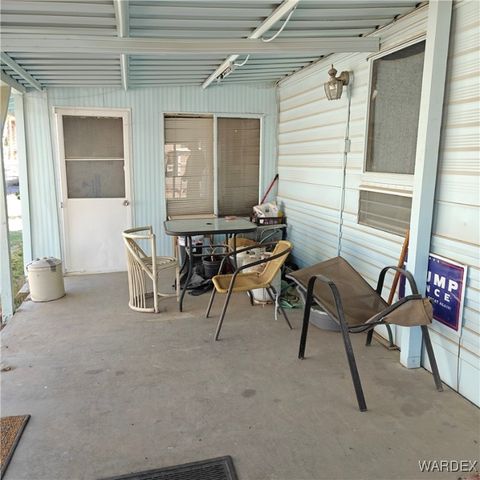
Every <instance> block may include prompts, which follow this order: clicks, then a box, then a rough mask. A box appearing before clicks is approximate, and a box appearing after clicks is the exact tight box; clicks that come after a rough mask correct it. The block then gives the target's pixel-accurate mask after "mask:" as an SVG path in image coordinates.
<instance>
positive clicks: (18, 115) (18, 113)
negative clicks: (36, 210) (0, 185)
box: [13, 93, 33, 267]
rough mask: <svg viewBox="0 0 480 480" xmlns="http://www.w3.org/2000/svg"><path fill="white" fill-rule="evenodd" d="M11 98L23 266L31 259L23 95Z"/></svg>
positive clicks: (15, 94) (14, 95)
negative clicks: (14, 126)
mask: <svg viewBox="0 0 480 480" xmlns="http://www.w3.org/2000/svg"><path fill="white" fill-rule="evenodd" d="M13 98H14V101H15V123H16V126H17V158H18V169H19V171H18V178H19V186H20V201H21V205H22V244H23V265H24V267H25V266H26V265H27V264H29V263H30V262H31V261H32V260H33V252H32V234H31V222H30V187H29V177H28V161H27V140H26V132H25V109H24V105H23V95H21V94H18V93H14V94H13Z"/></svg>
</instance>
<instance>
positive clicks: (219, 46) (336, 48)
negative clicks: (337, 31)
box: [1, 34, 379, 57]
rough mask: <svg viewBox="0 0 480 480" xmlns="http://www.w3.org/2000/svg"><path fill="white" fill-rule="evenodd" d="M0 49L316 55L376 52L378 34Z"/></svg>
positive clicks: (67, 40)
mask: <svg viewBox="0 0 480 480" xmlns="http://www.w3.org/2000/svg"><path fill="white" fill-rule="evenodd" d="M1 49H2V51H12V52H13V51H14V52H30V53H31V52H42V53H56V54H60V53H72V54H74V53H90V54H112V55H116V54H118V55H120V54H121V53H125V54H128V55H135V54H136V55H144V54H150V55H177V54H192V55H196V54H205V55H209V54H214V55H225V54H228V53H227V52H238V55H248V54H257V53H258V54H269V55H272V56H277V55H278V56H281V57H285V56H289V57H292V56H295V55H298V56H302V57H305V56H309V55H312V56H315V57H319V56H320V55H324V54H328V53H353V52H377V51H378V50H379V38H378V37H365V38H363V37H362V38H360V37H352V38H350V37H341V38H338V37H337V38H335V37H334V38H331V37H324V38H311V39H299V38H292V39H282V38H279V39H278V40H276V41H275V42H269V43H266V42H262V41H261V40H252V39H235V40H218V39H204V38H203V39H189V40H187V39H168V41H165V40H164V39H161V38H132V37H129V38H108V37H101V36H99V37H88V38H85V37H84V36H81V35H80V36H77V35H68V36H64V35H49V34H43V35H27V34H24V35H2V36H1Z"/></svg>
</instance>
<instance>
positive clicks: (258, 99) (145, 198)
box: [26, 84, 277, 256]
mask: <svg viewBox="0 0 480 480" xmlns="http://www.w3.org/2000/svg"><path fill="white" fill-rule="evenodd" d="M26 100H27V101H26V118H27V124H28V126H27V142H28V150H29V163H30V165H31V167H30V168H31V169H32V170H31V172H32V173H31V175H32V180H31V181H32V182H33V183H32V187H31V190H32V197H31V198H32V232H33V235H34V238H33V242H34V252H35V253H34V255H36V256H40V255H41V256H43V255H54V254H55V255H59V252H60V247H59V245H60V240H59V238H60V237H59V230H58V226H57V225H58V222H57V213H56V212H57V210H56V202H55V190H54V188H53V186H54V185H55V177H54V160H53V158H52V150H51V144H50V129H49V117H48V110H47V109H49V111H50V114H51V112H52V107H54V106H70V107H100V108H102V107H105V108H108V107H111V108H131V111H132V139H133V159H132V166H133V172H132V173H133V189H134V202H133V205H134V219H135V220H134V221H135V224H136V225H147V224H152V225H153V227H154V229H155V231H156V232H158V235H157V238H158V241H159V252H160V253H159V254H161V255H167V254H169V253H171V243H172V242H171V240H170V239H168V237H166V236H165V235H163V234H162V232H163V224H162V223H163V221H164V220H165V215H166V213H165V198H164V166H163V145H162V135H163V132H162V128H163V127H162V115H163V113H164V112H195V113H218V114H221V113H228V114H262V115H264V119H263V163H262V167H261V170H262V171H261V180H262V182H263V183H262V187H263V189H264V188H266V186H267V185H268V183H269V182H270V181H271V179H272V177H273V175H274V173H275V168H276V153H277V152H276V128H277V103H276V93H275V87H274V86H273V85H271V84H270V85H267V84H256V85H254V84H250V85H231V86H226V85H225V86H223V85H222V86H221V87H220V88H215V89H209V90H202V89H201V88H199V87H185V86H184V87H163V88H148V89H147V88H146V89H135V90H129V91H127V92H124V91H123V90H120V89H106V88H89V89H77V88H58V89H49V90H48V106H47V98H46V96H45V95H41V94H36V93H28V94H27V95H26Z"/></svg>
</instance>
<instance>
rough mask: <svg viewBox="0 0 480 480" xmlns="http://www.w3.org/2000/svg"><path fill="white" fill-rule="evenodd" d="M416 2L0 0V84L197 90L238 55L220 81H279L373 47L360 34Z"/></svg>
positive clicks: (373, 43) (411, 0)
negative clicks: (259, 33) (332, 56)
mask: <svg viewBox="0 0 480 480" xmlns="http://www.w3.org/2000/svg"><path fill="white" fill-rule="evenodd" d="M284 4H287V5H286V9H285V12H286V13H285V14H283V15H281V16H279V17H278V18H279V20H277V21H275V22H274V23H272V25H271V27H270V28H268V29H267V30H265V33H263V37H266V38H268V37H271V36H272V35H274V34H275V32H277V31H278V30H279V29H280V27H281V26H282V24H283V22H284V20H285V18H286V17H287V15H288V12H289V11H291V10H292V8H293V7H294V6H295V5H297V6H296V9H295V10H294V11H293V13H292V15H291V18H290V21H289V22H288V23H287V25H286V27H285V29H284V30H283V31H282V33H281V34H280V35H279V37H278V39H276V40H274V41H273V42H263V41H262V40H261V39H257V38H258V37H254V38H255V39H250V40H246V39H248V38H249V37H250V36H251V35H252V33H254V32H255V30H256V29H258V27H259V26H261V25H262V24H263V23H264V22H265V21H266V19H267V18H269V17H270V16H271V15H272V13H273V12H275V10H276V9H277V8H278V7H280V6H282V5H284ZM417 4H418V1H414V0H344V1H337V2H333V1H331V0H330V1H326V0H300V1H299V2H298V4H297V0H285V1H284V2H283V1H282V0H270V1H262V0H258V1H253V0H229V1H227V0H196V1H192V0H190V1H188V0H175V1H173V0H150V1H145V0H130V1H128V0H78V1H77V0H70V1H67V0H64V1H55V2H52V1H45V0H38V1H27V0H3V1H2V3H1V6H0V11H1V21H0V28H1V49H2V80H3V81H7V82H8V81H9V79H13V81H15V82H18V84H19V85H20V86H23V87H26V88H32V87H33V88H43V87H69V86H108V87H120V86H122V85H123V87H124V88H128V87H143V86H144V87H147V86H157V85H202V84H203V83H204V82H205V80H206V79H207V78H209V77H210V76H211V74H212V73H213V72H215V71H216V70H217V68H218V67H219V66H220V65H221V64H222V63H223V62H224V61H225V59H226V58H227V57H228V56H229V55H240V57H239V58H238V60H237V63H241V62H242V61H243V60H244V59H245V58H246V55H247V54H251V56H250V58H249V60H248V62H247V63H246V64H245V65H243V66H239V67H237V68H236V69H235V71H234V72H233V73H232V74H231V75H229V76H228V77H226V78H225V79H224V81H225V82H228V83H232V82H245V81H278V80H280V79H282V78H283V77H285V76H287V75H290V74H292V73H293V72H295V71H297V70H299V69H301V68H303V67H305V66H307V65H309V64H310V63H312V62H314V61H315V60H317V59H318V58H320V57H321V56H324V55H327V54H329V53H335V52H336V51H342V52H345V51H371V50H375V49H376V48H378V44H375V42H373V41H371V40H370V39H367V38H360V37H364V36H365V35H366V34H368V33H370V32H372V31H373V30H375V29H376V28H378V27H381V26H383V25H386V24H388V23H390V22H391V21H392V20H394V19H395V18H396V17H398V16H399V15H404V14H406V13H408V12H410V11H411V10H413V9H414V8H415V6H416V5H417ZM5 55H8V56H5ZM25 73H26V74H27V75H25ZM28 75H31V78H29V77H28ZM7 76H8V77H7ZM32 79H33V81H32ZM35 81H36V82H38V83H37V84H36V83H35ZM12 84H14V82H12ZM214 84H215V82H214Z"/></svg>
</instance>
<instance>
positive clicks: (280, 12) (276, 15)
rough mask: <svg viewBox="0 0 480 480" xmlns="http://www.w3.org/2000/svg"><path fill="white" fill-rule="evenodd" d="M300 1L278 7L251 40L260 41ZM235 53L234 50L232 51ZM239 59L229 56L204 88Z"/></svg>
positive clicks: (205, 83)
mask: <svg viewBox="0 0 480 480" xmlns="http://www.w3.org/2000/svg"><path fill="white" fill-rule="evenodd" d="M299 1H300V0H285V1H284V2H283V3H282V4H281V5H280V6H279V7H277V8H276V9H275V10H274V11H273V13H272V14H271V15H270V16H269V17H268V18H267V19H266V20H265V21H264V22H262V23H261V24H260V25H259V26H258V27H257V28H256V29H255V30H254V31H253V33H252V34H251V35H250V37H249V39H251V40H256V39H259V38H260V37H261V36H262V35H263V34H264V33H265V32H267V31H268V30H270V28H272V26H273V25H275V23H277V22H278V21H279V20H280V19H281V18H282V17H283V16H284V15H286V14H287V13H288V12H290V11H291V10H293V9H294V8H295V7H296V6H297V4H298V2H299ZM231 51H234V50H231ZM238 57H239V55H238V54H234V55H229V56H228V57H227V58H226V59H225V60H224V61H223V62H222V63H221V64H220V65H219V66H218V68H217V69H216V70H215V71H214V72H213V73H212V74H211V75H210V76H209V77H208V78H207V79H206V80H205V82H203V84H202V88H204V89H205V88H207V87H208V86H209V85H210V84H211V83H212V82H213V81H214V80H215V79H216V78H217V77H218V76H219V75H220V74H222V73H223V72H224V71H225V69H227V68H228V67H229V66H230V65H231V64H232V63H234V62H235V60H237V59H238Z"/></svg>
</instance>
